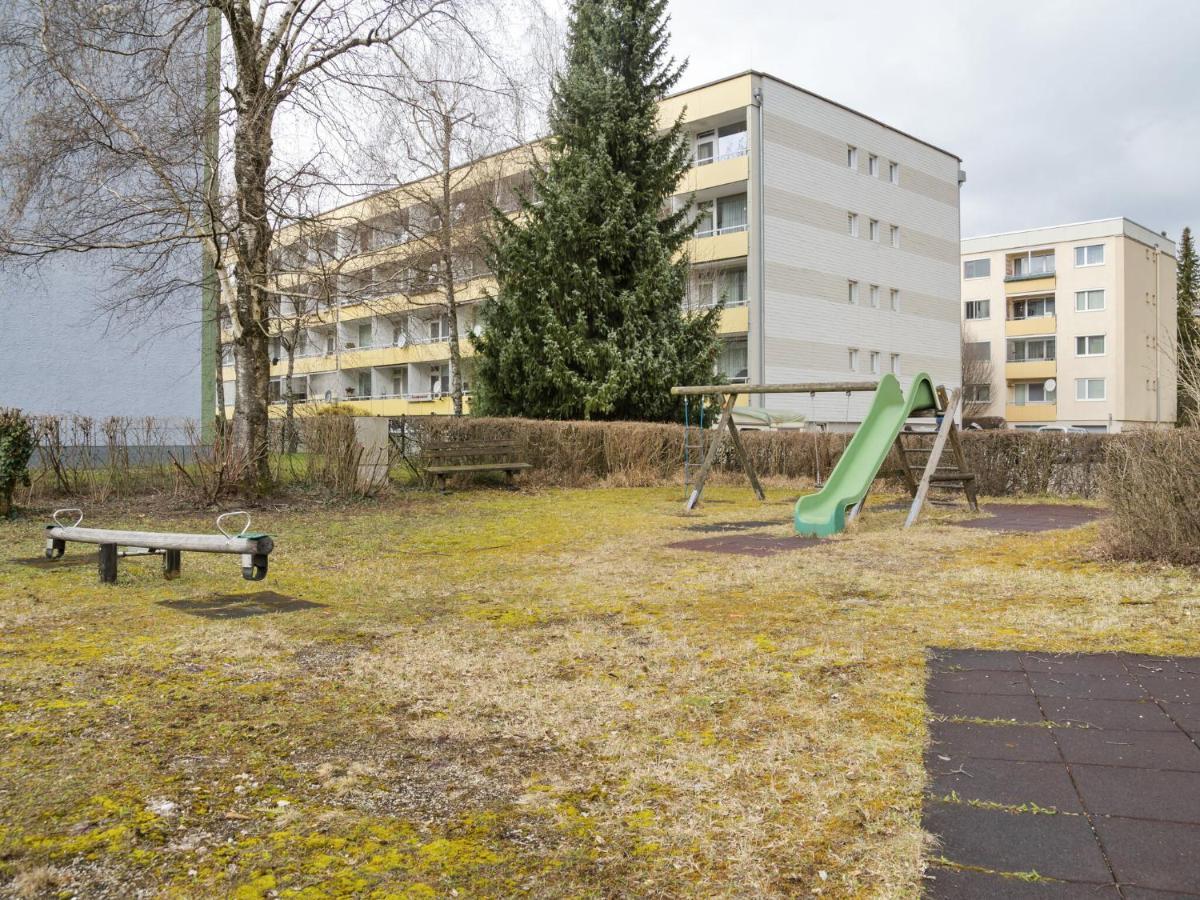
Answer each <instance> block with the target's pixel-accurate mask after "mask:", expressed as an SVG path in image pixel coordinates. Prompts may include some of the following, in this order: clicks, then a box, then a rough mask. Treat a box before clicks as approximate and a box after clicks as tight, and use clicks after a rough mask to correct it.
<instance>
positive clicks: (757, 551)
mask: <svg viewBox="0 0 1200 900" xmlns="http://www.w3.org/2000/svg"><path fill="white" fill-rule="evenodd" d="M819 543H821V539H820V538H806V537H771V536H770V535H765V534H731V535H728V536H725V537H711V538H693V539H691V540H686V541H675V542H674V543H671V544H667V546H668V547H670V548H671V549H672V550H698V551H700V552H702V553H730V554H735V555H739V556H759V557H763V556H774V555H775V554H777V553H787V552H788V551H789V550H803V549H805V548H806V547H814V546H816V545H817V544H819Z"/></svg>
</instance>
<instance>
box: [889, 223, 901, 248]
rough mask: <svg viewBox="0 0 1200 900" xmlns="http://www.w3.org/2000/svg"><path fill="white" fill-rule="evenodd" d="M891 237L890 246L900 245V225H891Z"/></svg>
mask: <svg viewBox="0 0 1200 900" xmlns="http://www.w3.org/2000/svg"><path fill="white" fill-rule="evenodd" d="M891 238H892V246H893V247H899V246H900V226H899V225H893V226H892V232H891Z"/></svg>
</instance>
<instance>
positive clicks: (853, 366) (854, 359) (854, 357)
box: [850, 348, 858, 372]
mask: <svg viewBox="0 0 1200 900" xmlns="http://www.w3.org/2000/svg"><path fill="white" fill-rule="evenodd" d="M850 371H851V372H857V371H858V351H857V350H855V349H854V348H851V349H850Z"/></svg>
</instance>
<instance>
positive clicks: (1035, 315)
mask: <svg viewBox="0 0 1200 900" xmlns="http://www.w3.org/2000/svg"><path fill="white" fill-rule="evenodd" d="M962 299H963V307H962V316H963V335H964V345H963V368H964V376H963V377H964V381H965V382H966V384H965V386H964V389H965V391H966V395H967V400H968V403H969V404H970V405H971V408H972V411H973V412H974V414H975V415H979V416H996V417H1002V418H1003V419H1004V420H1005V421H1006V422H1007V423H1008V425H1009V426H1010V427H1013V428H1023V429H1036V428H1042V427H1045V426H1054V427H1068V428H1080V429H1083V430H1086V431H1098V432H1116V431H1121V430H1122V429H1125V428H1129V427H1135V426H1147V425H1169V424H1172V423H1174V421H1175V409H1176V407H1175V402H1176V390H1175V365H1174V354H1173V352H1172V349H1173V348H1174V346H1175V334H1176V318H1175V244H1174V242H1173V241H1171V240H1169V239H1168V238H1166V237H1164V236H1163V235H1161V234H1158V233H1156V232H1153V231H1151V230H1150V229H1148V228H1144V227H1143V226H1141V225H1138V224H1137V223H1136V222H1131V221H1130V220H1128V219H1124V218H1116V219H1103V220H1100V221H1095V222H1081V223H1077V224H1072V225H1056V226H1052V227H1047V228H1034V229H1029V230H1026V231H1014V232H1010V233H1007V234H995V235H987V236H983V237H974V238H967V239H965V240H963V242H962Z"/></svg>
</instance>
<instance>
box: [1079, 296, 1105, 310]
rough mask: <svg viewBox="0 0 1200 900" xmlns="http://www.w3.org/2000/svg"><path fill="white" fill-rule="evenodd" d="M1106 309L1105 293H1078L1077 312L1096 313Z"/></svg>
mask: <svg viewBox="0 0 1200 900" xmlns="http://www.w3.org/2000/svg"><path fill="white" fill-rule="evenodd" d="M1098 309H1104V291H1076V292H1075V312H1095V311H1096V310H1098Z"/></svg>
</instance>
